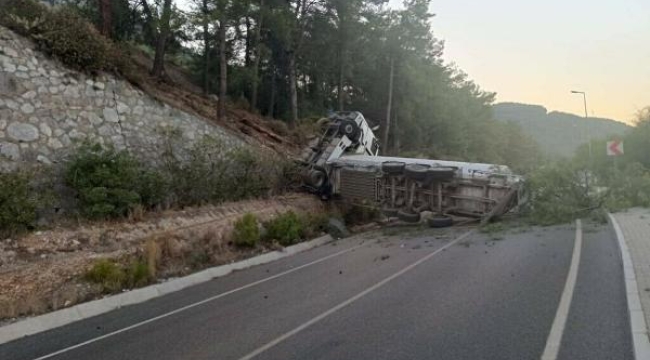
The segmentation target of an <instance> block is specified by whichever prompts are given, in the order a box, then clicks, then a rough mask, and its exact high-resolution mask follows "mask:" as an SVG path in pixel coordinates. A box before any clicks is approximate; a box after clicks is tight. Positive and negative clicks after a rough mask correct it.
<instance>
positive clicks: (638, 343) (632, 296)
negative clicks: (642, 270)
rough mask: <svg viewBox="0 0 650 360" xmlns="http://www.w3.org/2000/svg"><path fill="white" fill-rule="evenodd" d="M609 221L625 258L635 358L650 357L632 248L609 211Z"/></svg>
mask: <svg viewBox="0 0 650 360" xmlns="http://www.w3.org/2000/svg"><path fill="white" fill-rule="evenodd" d="M607 216H608V217H609V221H610V223H611V224H612V227H613V228H614V233H615V234H616V240H617V242H618V247H619V249H620V250H621V257H622V259H623V278H624V281H625V297H626V298H627V311H628V315H629V317H630V318H629V321H630V333H631V334H632V344H633V346H634V358H635V359H636V360H648V359H650V341H649V340H648V330H647V329H648V327H647V324H646V321H645V314H644V313H643V308H642V307H641V299H640V297H639V291H638V289H639V285H638V284H637V281H636V273H635V271H634V264H632V257H631V256H630V250H629V248H628V247H627V244H626V243H625V236H623V231H622V230H621V226H620V225H619V224H618V221H616V218H614V215H612V214H610V213H607ZM634 324H639V327H640V328H641V329H640V330H639V329H636V326H635V325H634Z"/></svg>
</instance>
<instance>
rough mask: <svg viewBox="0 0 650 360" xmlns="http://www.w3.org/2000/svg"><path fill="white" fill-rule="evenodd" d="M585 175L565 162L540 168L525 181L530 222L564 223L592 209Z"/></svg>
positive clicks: (545, 223)
mask: <svg viewBox="0 0 650 360" xmlns="http://www.w3.org/2000/svg"><path fill="white" fill-rule="evenodd" d="M586 174H587V173H586V171H585V169H584V168H580V167H577V166H576V165H575V164H573V163H571V162H569V161H563V162H558V163H553V164H549V165H546V166H542V167H540V168H539V169H537V170H536V171H534V172H533V173H531V174H530V176H529V177H528V178H527V179H526V187H527V189H526V190H527V193H528V196H529V201H528V206H529V208H530V215H531V220H532V222H533V223H536V224H539V225H551V224H555V223H562V222H567V221H571V220H573V219H575V218H576V217H579V216H582V215H585V214H586V213H588V212H589V211H591V210H592V209H593V208H594V206H596V200H595V198H594V197H593V193H592V192H591V193H588V191H587V187H586V186H585V185H586Z"/></svg>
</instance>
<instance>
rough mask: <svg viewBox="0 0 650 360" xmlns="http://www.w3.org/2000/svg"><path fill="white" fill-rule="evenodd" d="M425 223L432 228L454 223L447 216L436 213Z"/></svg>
mask: <svg viewBox="0 0 650 360" xmlns="http://www.w3.org/2000/svg"><path fill="white" fill-rule="evenodd" d="M427 223H428V224H429V226H430V227H432V228H443V227H449V226H452V225H453V224H454V220H453V219H452V218H451V217H449V216H445V215H436V216H434V217H432V218H430V219H429V220H427Z"/></svg>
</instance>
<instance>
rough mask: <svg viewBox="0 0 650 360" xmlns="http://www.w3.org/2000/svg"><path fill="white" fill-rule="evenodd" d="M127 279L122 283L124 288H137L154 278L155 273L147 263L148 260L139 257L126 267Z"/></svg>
mask: <svg viewBox="0 0 650 360" xmlns="http://www.w3.org/2000/svg"><path fill="white" fill-rule="evenodd" d="M124 274H125V277H124V279H125V281H124V283H123V284H122V287H124V288H136V287H141V286H144V285H147V284H149V283H150V282H151V280H152V279H153V274H151V270H150V268H149V266H148V265H147V262H146V261H142V260H140V259H137V260H135V261H132V262H131V263H130V264H129V266H128V267H127V268H126V269H124Z"/></svg>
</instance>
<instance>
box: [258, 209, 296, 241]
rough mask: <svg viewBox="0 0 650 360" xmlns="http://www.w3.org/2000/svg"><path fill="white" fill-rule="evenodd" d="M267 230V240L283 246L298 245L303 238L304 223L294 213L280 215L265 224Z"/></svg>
mask: <svg viewBox="0 0 650 360" xmlns="http://www.w3.org/2000/svg"><path fill="white" fill-rule="evenodd" d="M264 227H265V228H266V234H265V240H267V241H277V242H279V243H280V245H282V246H289V245H293V244H295V243H297V242H298V241H299V240H300V239H301V238H303V235H304V233H303V231H304V223H303V219H301V218H300V216H298V215H297V214H296V213H294V212H293V211H288V212H286V213H284V214H280V215H278V216H276V217H275V218H273V219H272V220H270V221H267V222H266V223H265V224H264Z"/></svg>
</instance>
